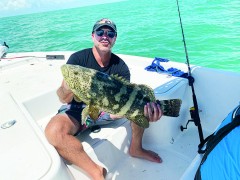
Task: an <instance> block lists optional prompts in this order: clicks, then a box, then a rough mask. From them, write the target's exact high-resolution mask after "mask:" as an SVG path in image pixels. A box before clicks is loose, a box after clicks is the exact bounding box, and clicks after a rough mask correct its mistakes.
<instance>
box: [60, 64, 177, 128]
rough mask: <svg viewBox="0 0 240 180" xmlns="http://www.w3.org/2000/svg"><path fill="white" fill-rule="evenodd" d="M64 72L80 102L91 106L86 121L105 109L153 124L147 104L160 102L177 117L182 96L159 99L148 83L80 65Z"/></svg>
mask: <svg viewBox="0 0 240 180" xmlns="http://www.w3.org/2000/svg"><path fill="white" fill-rule="evenodd" d="M61 71H62V75H63V78H64V80H65V82H66V83H67V85H68V86H69V88H70V89H71V90H72V92H73V93H74V95H75V96H74V98H75V100H77V101H83V102H84V103H85V104H86V105H87V106H86V108H85V109H84V110H83V112H82V120H83V121H84V120H85V119H86V117H87V115H89V116H90V117H91V118H92V119H94V120H96V119H97V118H98V115H99V113H100V112H101V111H104V112H108V113H110V114H115V115H120V116H124V117H126V118H127V119H128V120H131V121H133V122H134V123H136V124H137V125H139V126H140V127H143V128H147V127H149V121H148V119H147V118H146V117H145V116H144V105H146V104H147V103H148V102H157V103H158V104H159V105H160V107H161V110H162V111H163V115H166V116H172V117H177V116H179V111H180V107H181V100H180V99H170V100H161V101H159V100H156V99H155V95H154V91H153V89H152V88H150V87H148V86H147V85H141V84H140V85H139V84H134V83H130V82H128V81H126V80H125V79H123V78H121V77H118V76H116V75H108V74H105V73H102V72H99V71H96V70H94V69H90V68H85V67H82V66H79V65H70V64H64V65H63V66H62V67H61Z"/></svg>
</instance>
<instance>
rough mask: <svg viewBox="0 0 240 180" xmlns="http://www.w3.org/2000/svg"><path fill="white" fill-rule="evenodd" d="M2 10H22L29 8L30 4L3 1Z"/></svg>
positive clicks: (25, 1) (20, 1)
mask: <svg viewBox="0 0 240 180" xmlns="http://www.w3.org/2000/svg"><path fill="white" fill-rule="evenodd" d="M0 7H2V8H1V9H2V10H3V11H4V10H16V9H21V8H29V7H30V3H29V2H28V0H2V1H1V2H0Z"/></svg>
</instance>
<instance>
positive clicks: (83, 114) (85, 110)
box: [82, 105, 89, 125]
mask: <svg viewBox="0 0 240 180" xmlns="http://www.w3.org/2000/svg"><path fill="white" fill-rule="evenodd" d="M88 114H89V106H88V105H87V106H86V107H85V108H83V110H82V125H83V124H86V120H87V116H88Z"/></svg>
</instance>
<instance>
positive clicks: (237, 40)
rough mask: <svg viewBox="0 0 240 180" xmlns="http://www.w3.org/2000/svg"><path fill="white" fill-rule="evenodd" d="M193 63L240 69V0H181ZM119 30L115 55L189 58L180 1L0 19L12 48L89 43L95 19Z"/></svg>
mask: <svg viewBox="0 0 240 180" xmlns="http://www.w3.org/2000/svg"><path fill="white" fill-rule="evenodd" d="M179 5H180V11H181V17H182V22H183V28H184V34H185V39H186V44H187V50H188V56H189V61H190V63H191V64H195V65H200V66H205V67H211V68H217V69H224V70H228V71H234V72H240V11H239V9H240V1H239V0H218V1H213V0H202V1H197V0H184V1H183V0H179ZM102 17H108V18H110V19H112V20H113V21H114V22H115V23H116V24H117V28H118V38H117V42H116V44H115V46H114V48H113V52H114V53H118V54H129V55H136V56H144V57H152V58H154V57H164V58H168V59H170V60H171V61H176V62H186V57H185V51H184V44H183V41H182V40H183V38H182V33H181V28H180V23H179V17H178V11H177V4H176V1H169V0H127V1H120V2H114V3H108V4H100V5H92V6H85V7H76V8H73V9H64V10H58V11H51V12H43V13H34V14H27V15H20V16H11V17H4V18H0V40H4V41H6V42H7V44H8V45H9V46H10V49H9V52H32V51H78V50H80V49H83V48H87V47H91V46H92V40H91V31H92V26H93V24H94V23H95V22H96V20H98V19H100V18H102Z"/></svg>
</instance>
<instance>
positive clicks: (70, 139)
mask: <svg viewBox="0 0 240 180" xmlns="http://www.w3.org/2000/svg"><path fill="white" fill-rule="evenodd" d="M116 38H117V28H116V25H115V23H114V22H112V21H111V20H109V19H106V18H104V19H101V20H99V21H97V22H96V23H95V25H94V26H93V30H92V40H93V44H94V45H93V47H92V48H89V49H84V50H82V51H78V52H76V53H74V54H72V55H71V56H70V58H69V60H68V62H67V63H68V64H77V65H80V66H84V67H87V68H92V69H96V70H98V71H101V72H104V73H107V74H118V75H119V76H122V77H123V78H125V79H127V80H130V72H129V69H128V67H127V65H126V64H125V63H124V61H123V60H122V59H120V58H119V57H118V56H116V55H115V54H113V53H112V52H111V49H112V47H113V46H114V43H115V41H116ZM57 94H58V96H59V99H60V101H61V102H63V103H67V104H69V106H68V108H67V110H65V111H64V112H62V113H58V114H57V115H56V116H54V117H53V118H52V119H51V120H50V122H49V123H48V125H47V127H46V129H45V134H46V137H47V139H48V141H49V142H50V143H51V144H52V145H53V146H54V147H55V148H56V150H57V151H58V153H59V154H60V155H61V156H62V157H63V158H64V159H66V160H68V161H69V162H70V163H73V164H75V165H77V166H78V167H80V168H81V169H83V170H84V171H85V172H87V173H88V175H89V176H90V177H91V178H92V179H95V180H100V179H104V177H105V176H106V173H107V172H106V169H105V168H103V167H101V166H99V165H97V164H96V163H95V162H93V161H92V160H91V158H90V157H89V156H88V155H87V153H86V152H85V151H84V149H83V146H82V143H81V142H80V141H79V140H78V139H77V138H76V137H75V136H74V135H75V134H76V133H78V132H79V131H81V130H82V129H83V126H82V125H81V112H82V109H83V107H84V106H85V104H84V103H79V102H76V101H75V100H74V99H73V93H72V91H71V90H70V89H69V87H68V86H67V85H66V83H65V81H64V80H63V82H62V85H61V87H60V88H59V89H58V90H57ZM144 114H145V116H146V117H147V118H148V119H149V121H150V122H154V121H157V120H159V119H160V117H161V116H162V112H161V109H160V106H159V105H157V104H155V103H148V104H146V105H145V107H144ZM109 116H110V118H111V119H119V118H121V117H119V116H116V115H112V114H110V115H109ZM131 126H132V140H131V145H130V148H129V154H130V155H131V156H133V157H138V158H143V159H147V160H149V161H153V162H157V163H161V162H162V160H161V158H160V157H159V156H158V154H157V153H155V152H152V151H150V150H145V149H143V148H142V137H143V132H144V129H143V128H141V127H139V126H138V125H136V124H135V123H131Z"/></svg>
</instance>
